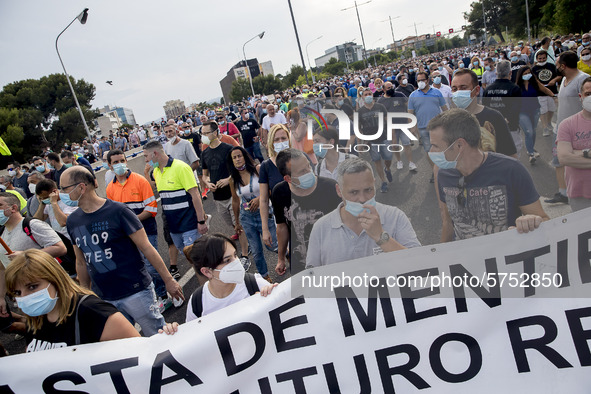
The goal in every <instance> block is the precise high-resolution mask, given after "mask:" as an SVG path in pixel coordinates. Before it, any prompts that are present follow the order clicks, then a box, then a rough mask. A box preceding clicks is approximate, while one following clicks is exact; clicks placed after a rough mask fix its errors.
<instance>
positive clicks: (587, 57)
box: [581, 55, 591, 61]
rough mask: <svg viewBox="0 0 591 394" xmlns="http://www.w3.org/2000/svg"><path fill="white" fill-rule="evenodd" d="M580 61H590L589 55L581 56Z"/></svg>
mask: <svg viewBox="0 0 591 394" xmlns="http://www.w3.org/2000/svg"><path fill="white" fill-rule="evenodd" d="M581 59H582V60H584V61H587V60H591V55H585V56H581Z"/></svg>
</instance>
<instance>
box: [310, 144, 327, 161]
mask: <svg viewBox="0 0 591 394" xmlns="http://www.w3.org/2000/svg"><path fill="white" fill-rule="evenodd" d="M322 145H323V144H314V145H312V149H314V154H315V155H316V156H318V157H320V158H323V157H324V156H326V152H328V150H327V149H326V148H323V147H322Z"/></svg>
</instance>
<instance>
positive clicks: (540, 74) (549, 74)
mask: <svg viewBox="0 0 591 394" xmlns="http://www.w3.org/2000/svg"><path fill="white" fill-rule="evenodd" d="M531 71H532V72H533V73H534V75H535V76H536V77H537V78H538V79H539V80H540V82H541V83H542V85H544V86H547V87H548V89H550V90H551V91H552V93H554V94H557V93H558V90H557V89H556V84H554V85H550V86H548V82H550V81H551V80H552V79H554V78H556V77H557V76H558V73H557V72H556V66H555V65H554V64H552V63H546V64H544V65H543V66H538V65H535V66H533V67H532V69H531Z"/></svg>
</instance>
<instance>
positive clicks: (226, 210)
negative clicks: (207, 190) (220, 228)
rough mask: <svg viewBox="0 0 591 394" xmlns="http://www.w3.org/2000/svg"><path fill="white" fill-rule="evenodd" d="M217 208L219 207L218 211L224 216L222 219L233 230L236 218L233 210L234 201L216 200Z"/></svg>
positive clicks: (229, 199)
mask: <svg viewBox="0 0 591 394" xmlns="http://www.w3.org/2000/svg"><path fill="white" fill-rule="evenodd" d="M215 206H216V207H217V211H218V212H219V213H220V214H221V215H222V219H224V221H225V222H226V224H227V225H228V226H230V227H232V229H233V228H234V225H235V223H236V218H234V210H233V209H232V199H231V198H228V199H227V200H215Z"/></svg>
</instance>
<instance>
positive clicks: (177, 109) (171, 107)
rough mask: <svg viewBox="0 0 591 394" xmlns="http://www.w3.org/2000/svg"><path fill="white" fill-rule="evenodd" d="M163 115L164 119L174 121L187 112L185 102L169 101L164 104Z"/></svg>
mask: <svg viewBox="0 0 591 394" xmlns="http://www.w3.org/2000/svg"><path fill="white" fill-rule="evenodd" d="M163 108H164V114H165V115H166V119H174V118H176V117H177V116H181V115H183V114H185V113H186V112H187V110H186V108H185V102H184V101H181V100H170V101H167V102H166V103H165V104H164V107H163Z"/></svg>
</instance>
